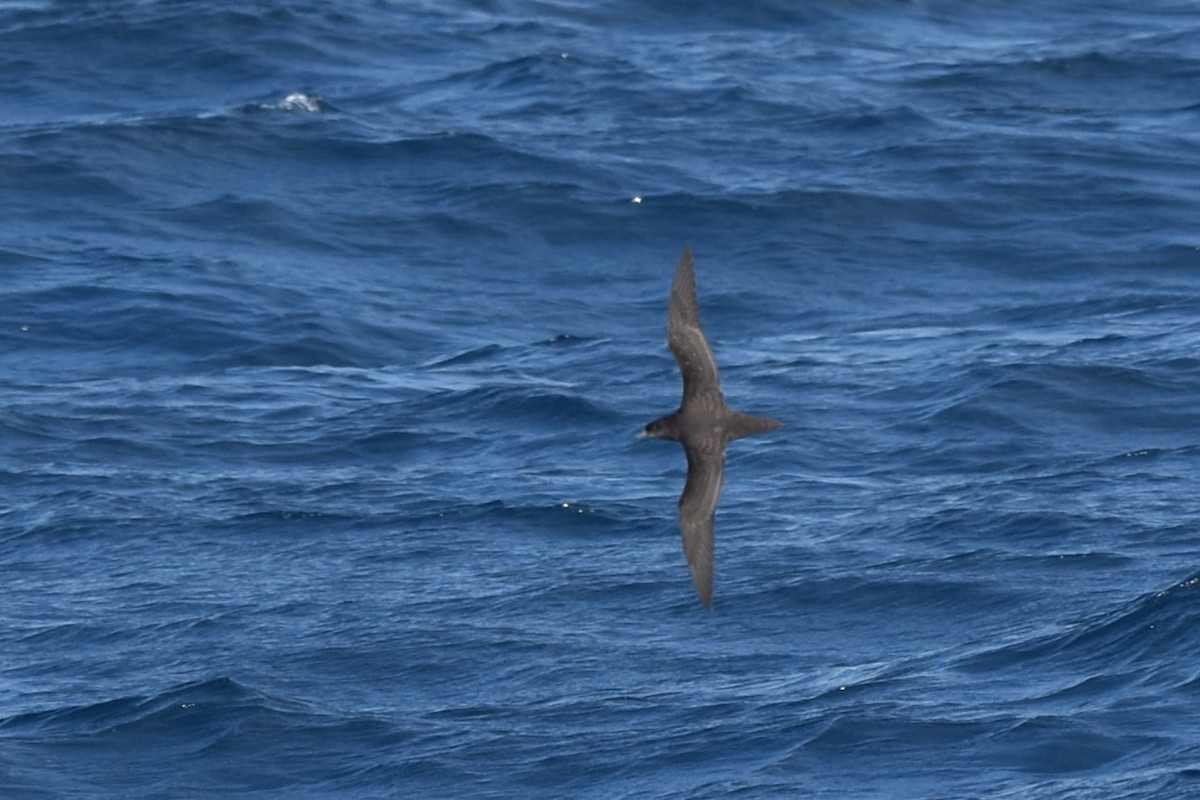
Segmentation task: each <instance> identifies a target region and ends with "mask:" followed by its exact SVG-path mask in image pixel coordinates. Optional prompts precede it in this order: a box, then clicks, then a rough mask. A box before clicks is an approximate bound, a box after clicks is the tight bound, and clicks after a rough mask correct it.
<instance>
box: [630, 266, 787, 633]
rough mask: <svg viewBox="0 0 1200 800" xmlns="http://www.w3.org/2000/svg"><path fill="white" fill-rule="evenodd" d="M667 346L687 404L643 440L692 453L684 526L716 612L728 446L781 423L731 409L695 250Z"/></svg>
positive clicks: (699, 582) (670, 314)
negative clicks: (700, 293) (708, 327)
mask: <svg viewBox="0 0 1200 800" xmlns="http://www.w3.org/2000/svg"><path fill="white" fill-rule="evenodd" d="M667 345H668V346H669V347H670V348H671V353H672V354H674V356H675V360H676V361H678V362H679V371H680V372H682V373H683V400H682V401H681V402H680V404H679V410H678V411H676V412H675V413H674V414H670V415H668V416H665V417H663V418H661V419H656V420H654V421H653V422H651V423H650V424H649V425H647V426H646V429H645V430H644V431H643V432H642V433H641V434H640V436H642V437H649V438H655V439H671V440H673V441H676V442H679V443H680V444H682V445H683V450H684V452H685V453H686V454H687V461H688V472H687V483H686V484H684V487H683V494H682V495H681V496H680V498H679V527H680V529H681V531H682V532H683V553H684V555H685V556H687V562H688V568H689V569H691V571H692V581H693V582H694V583H695V584H696V593H697V594H699V595H700V600H701V602H703V603H704V605H705V606H706V607H707V608H708V609H709V610H710V611H711V610H712V598H713V517H714V516H715V514H716V512H717V500H718V498H719V497H720V496H721V482H722V480H723V479H724V476H725V445H726V444H727V443H728V442H731V441H733V440H734V439H741V438H742V437H744V436H751V435H753V434H756V433H766V432H767V431H773V430H776V429H778V428H779V427H780V423H779V421H778V420H773V419H770V418H768V417H755V416H752V415H750V414H743V413H741V412H740V411H734V410H733V409H732V408H730V407H729V406H727V405H725V397H724V396H723V395H722V394H721V378H720V376H719V375H718V374H717V360H716V358H714V357H713V351H712V347H710V346H709V344H708V339H706V338H705V337H704V329H703V328H702V327H701V326H700V301H699V299H698V298H697V297H696V270H695V267H694V265H693V264H692V250H691V248H688V249H687V250H684V251H683V257H682V258H680V259H679V266H678V267H677V268H676V270H675V280H674V282H673V283H672V284H671V306H670V308H669V309H668V311H667Z"/></svg>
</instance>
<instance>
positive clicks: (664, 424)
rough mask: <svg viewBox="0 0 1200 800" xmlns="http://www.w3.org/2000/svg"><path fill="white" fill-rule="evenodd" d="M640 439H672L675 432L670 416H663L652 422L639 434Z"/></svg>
mask: <svg viewBox="0 0 1200 800" xmlns="http://www.w3.org/2000/svg"><path fill="white" fill-rule="evenodd" d="M637 438H639V439H672V438H674V433H673V431H672V428H671V424H670V417H663V418H662V419H656V420H654V422H651V423H650V424H649V425H647V426H646V427H645V428H643V429H642V432H641V433H639V434H638V435H637Z"/></svg>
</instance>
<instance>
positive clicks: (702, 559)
mask: <svg viewBox="0 0 1200 800" xmlns="http://www.w3.org/2000/svg"><path fill="white" fill-rule="evenodd" d="M687 456H688V477H687V483H686V484H685V485H684V487H683V495H682V496H681V497H680V498H679V527H680V530H681V531H682V533H683V554H684V556H686V557H687V562H688V568H689V569H690V570H691V572H692V582H693V583H695V584H696V593H697V594H698V595H700V601H701V602H702V603H704V605H705V607H707V608H709V609H712V601H713V541H714V535H713V527H714V526H713V521H714V517H715V516H716V513H717V500H718V499H720V497H721V483H722V481H723V479H724V476H725V450H724V448H721V449H720V450H719V451H717V452H711V453H696V452H692V451H690V450H689V451H688V454H687Z"/></svg>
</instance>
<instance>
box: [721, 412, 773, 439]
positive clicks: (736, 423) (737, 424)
mask: <svg viewBox="0 0 1200 800" xmlns="http://www.w3.org/2000/svg"><path fill="white" fill-rule="evenodd" d="M782 427H783V423H782V422H780V421H779V420H777V419H771V418H770V417H756V416H754V415H753V414H743V413H742V412H740V411H733V412H731V413H730V415H729V420H728V421H727V422H726V423H725V431H726V436H728V437H729V440H730V441H733V440H734V439H742V438H744V437H746V436H753V435H754V434H756V433H768V432H769V431H777V430H779V429H780V428H782Z"/></svg>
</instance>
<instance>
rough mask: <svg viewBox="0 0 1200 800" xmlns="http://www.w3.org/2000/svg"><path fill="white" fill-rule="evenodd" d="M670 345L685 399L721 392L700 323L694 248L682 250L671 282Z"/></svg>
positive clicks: (669, 311) (715, 367) (712, 359)
mask: <svg viewBox="0 0 1200 800" xmlns="http://www.w3.org/2000/svg"><path fill="white" fill-rule="evenodd" d="M667 345H668V346H669V347H670V348H671V353H672V354H673V355H674V356H675V360H676V361H678V362H679V370H680V372H682V373H683V402H684V403H685V404H686V403H687V402H688V401H689V400H692V399H696V398H703V397H708V398H712V397H715V398H716V399H717V400H721V402H724V400H723V398H722V395H721V379H720V376H719V375H718V373H717V360H716V358H715V357H714V356H713V351H712V347H711V346H710V345H709V343H708V339H707V338H705V336H704V328H702V327H701V325H700V300H699V298H697V297H696V269H695V266H694V265H693V263H692V250H691V248H688V249H687V250H684V251H683V256H682V257H681V258H680V259H679V266H678V267H676V269H675V280H674V281H673V282H672V283H671V305H670V308H669V309H668V310H667Z"/></svg>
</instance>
